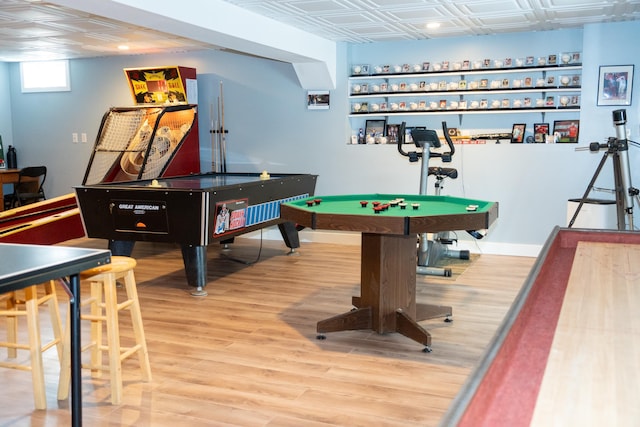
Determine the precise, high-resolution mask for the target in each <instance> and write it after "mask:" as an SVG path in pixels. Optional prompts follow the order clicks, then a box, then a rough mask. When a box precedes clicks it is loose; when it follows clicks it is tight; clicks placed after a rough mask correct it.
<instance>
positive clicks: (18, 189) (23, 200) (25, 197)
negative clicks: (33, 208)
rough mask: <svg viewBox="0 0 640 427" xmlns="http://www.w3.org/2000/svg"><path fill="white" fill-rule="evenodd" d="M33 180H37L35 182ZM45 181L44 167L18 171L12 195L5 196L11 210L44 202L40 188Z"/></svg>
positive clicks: (32, 167) (45, 172)
mask: <svg viewBox="0 0 640 427" xmlns="http://www.w3.org/2000/svg"><path fill="white" fill-rule="evenodd" d="M25 178H30V179H25ZM33 178H37V181H35V180H34V179H33ZM45 179H47V167H46V166H29V167H26V168H23V169H22V170H20V175H19V177H18V182H17V183H16V184H15V185H14V187H13V194H9V195H8V196H7V197H8V198H9V203H10V206H11V208H15V207H18V206H22V205H28V204H30V203H35V202H39V201H40V200H45V199H46V197H45V195H44V189H43V188H42V186H43V185H44V181H45ZM34 189H35V191H34Z"/></svg>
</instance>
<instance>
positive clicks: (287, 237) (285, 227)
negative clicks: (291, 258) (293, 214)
mask: <svg viewBox="0 0 640 427" xmlns="http://www.w3.org/2000/svg"><path fill="white" fill-rule="evenodd" d="M278 230H280V234H281V235H282V240H284V244H285V245H287V247H288V248H289V249H290V251H289V253H288V254H287V255H297V254H298V253H297V252H296V249H297V248H299V247H300V236H299V235H298V228H297V227H296V225H295V224H294V223H293V222H290V221H286V222H281V223H280V224H278Z"/></svg>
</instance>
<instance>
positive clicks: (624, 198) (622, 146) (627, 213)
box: [568, 110, 640, 230]
mask: <svg viewBox="0 0 640 427" xmlns="http://www.w3.org/2000/svg"><path fill="white" fill-rule="evenodd" d="M613 123H614V125H615V126H616V137H610V138H609V139H608V140H607V143H606V144H599V143H597V142H592V143H591V144H589V147H588V148H584V149H577V150H586V149H588V150H589V151H594V152H595V151H600V150H603V149H606V151H605V152H604V156H603V157H602V160H600V163H599V164H598V167H597V168H596V171H595V173H594V174H593V177H592V178H591V181H590V182H589V185H588V186H587V190H586V191H585V192H584V195H583V196H582V198H581V199H580V203H579V204H578V207H577V208H576V211H575V212H574V214H573V217H572V218H571V221H569V226H568V227H569V228H571V227H572V226H573V224H574V222H575V220H576V218H577V217H578V214H579V213H580V210H581V209H582V206H583V205H584V203H585V201H586V200H587V196H588V195H589V193H590V192H591V190H593V185H594V184H595V182H596V180H597V178H598V175H600V172H601V171H602V168H603V167H604V164H605V163H606V161H607V158H609V157H611V158H612V161H613V178H614V186H615V188H614V193H615V195H616V213H617V224H618V230H633V229H634V227H633V200H634V198H635V199H636V203H639V204H640V200H639V199H638V194H639V193H640V191H638V189H637V188H634V187H633V186H632V185H631V171H630V166H629V142H632V141H628V140H627V130H626V126H625V124H626V123H627V113H626V110H615V111H614V112H613Z"/></svg>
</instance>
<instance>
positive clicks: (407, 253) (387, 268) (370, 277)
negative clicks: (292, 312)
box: [280, 193, 498, 352]
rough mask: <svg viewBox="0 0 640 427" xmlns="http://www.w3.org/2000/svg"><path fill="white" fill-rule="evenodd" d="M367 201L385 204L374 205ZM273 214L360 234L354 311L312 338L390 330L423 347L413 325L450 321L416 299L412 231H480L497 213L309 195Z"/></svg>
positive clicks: (424, 200)
mask: <svg viewBox="0 0 640 427" xmlns="http://www.w3.org/2000/svg"><path fill="white" fill-rule="evenodd" d="M364 202H367V203H366V206H365V205H364ZM374 202H377V203H374ZM374 204H375V205H376V206H377V207H378V208H379V207H380V206H384V205H388V206H386V208H383V209H377V210H374ZM402 204H404V206H403V205H402ZM280 215H281V217H282V218H284V219H286V220H289V221H293V222H295V223H297V224H298V225H300V226H304V227H310V228H312V229H321V230H338V231H351V232H360V233H362V243H361V245H362V250H361V263H360V264H361V267H360V268H361V275H360V296H354V297H353V298H352V304H353V305H354V306H355V307H356V309H355V310H351V311H349V312H347V313H344V314H340V315H338V316H334V317H332V318H329V319H325V320H322V321H320V322H318V324H317V332H318V338H323V337H324V333H325V332H337V331H344V330H359V329H372V330H374V331H376V332H378V333H381V334H382V333H386V332H398V333H400V334H402V335H404V336H406V337H408V338H410V339H413V340H414V341H417V342H419V343H421V344H423V345H424V346H425V348H424V351H426V352H429V351H431V335H430V334H429V333H428V332H427V331H426V330H425V329H424V328H422V327H421V326H420V325H419V324H418V323H417V322H419V321H421V320H426V319H430V318H436V317H445V318H446V319H447V320H450V319H451V316H452V309H451V307H447V306H435V305H429V304H416V265H417V260H416V257H417V248H416V245H417V235H418V234H420V233H437V232H440V231H455V230H481V229H488V228H489V227H490V226H491V224H493V222H494V221H495V220H496V219H497V218H498V203H497V202H486V201H482V200H474V199H466V198H459V197H450V196H427V195H403V194H378V193H376V194H355V195H336V196H315V197H310V198H307V199H300V200H296V201H293V202H289V203H285V204H283V205H281V207H280Z"/></svg>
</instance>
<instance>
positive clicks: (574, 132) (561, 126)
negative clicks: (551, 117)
mask: <svg viewBox="0 0 640 427" xmlns="http://www.w3.org/2000/svg"><path fill="white" fill-rule="evenodd" d="M579 133H580V120H577V119H576V120H556V121H555V122H553V136H554V138H555V141H556V142H573V143H577V142H578V135H579Z"/></svg>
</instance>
